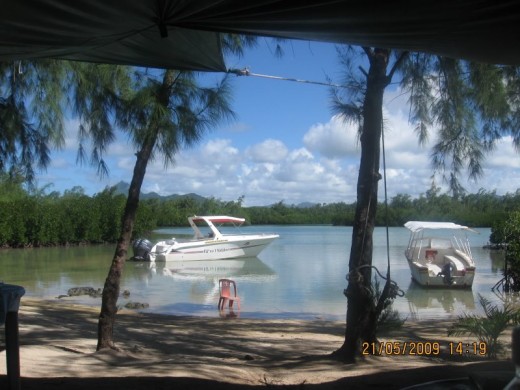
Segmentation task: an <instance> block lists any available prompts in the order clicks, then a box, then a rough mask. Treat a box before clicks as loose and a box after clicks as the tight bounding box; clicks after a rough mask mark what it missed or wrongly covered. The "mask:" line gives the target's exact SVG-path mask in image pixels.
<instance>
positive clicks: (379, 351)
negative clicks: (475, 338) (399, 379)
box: [361, 341, 488, 356]
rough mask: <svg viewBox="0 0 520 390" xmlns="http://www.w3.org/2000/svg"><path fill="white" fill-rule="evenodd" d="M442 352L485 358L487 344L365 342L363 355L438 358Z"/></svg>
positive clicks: (460, 342)
mask: <svg viewBox="0 0 520 390" xmlns="http://www.w3.org/2000/svg"><path fill="white" fill-rule="evenodd" d="M442 352H444V353H446V354H449V355H452V356H485V355H486V354H487V352H488V351H487V344H486V343H485V342H483V341H480V342H472V343H464V342H462V341H457V342H453V341H451V342H449V343H447V344H446V345H445V348H442V345H441V343H440V342H438V341H387V342H385V341H382V342H372V343H368V342H364V343H363V344H362V349H361V353H362V355H387V356H397V355H410V356H428V355H430V356H437V355H440V354H441V353H442Z"/></svg>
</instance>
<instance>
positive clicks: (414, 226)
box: [404, 221, 474, 233]
mask: <svg viewBox="0 0 520 390" xmlns="http://www.w3.org/2000/svg"><path fill="white" fill-rule="evenodd" d="M404 226H405V227H406V228H407V229H409V230H410V231H412V232H413V233H416V232H419V231H421V230H424V229H452V230H469V231H472V232H474V230H473V229H470V228H469V227H467V226H463V225H457V224H456V223H453V222H428V221H408V222H406V223H405V224H404Z"/></svg>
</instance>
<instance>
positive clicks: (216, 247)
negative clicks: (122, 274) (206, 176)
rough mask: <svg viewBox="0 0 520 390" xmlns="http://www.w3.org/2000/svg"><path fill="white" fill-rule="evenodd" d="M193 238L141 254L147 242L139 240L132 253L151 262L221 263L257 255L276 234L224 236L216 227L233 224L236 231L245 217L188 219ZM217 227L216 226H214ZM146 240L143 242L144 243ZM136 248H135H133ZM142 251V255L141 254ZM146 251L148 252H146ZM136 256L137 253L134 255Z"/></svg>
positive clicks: (164, 243) (159, 245)
mask: <svg viewBox="0 0 520 390" xmlns="http://www.w3.org/2000/svg"><path fill="white" fill-rule="evenodd" d="M188 222H189V224H190V226H191V228H192V229H193V232H194V235H193V237H192V238H191V239H187V240H181V239H176V238H175V237H173V238H171V239H169V240H165V241H159V242H158V243H156V244H155V245H153V247H151V249H149V250H146V248H145V250H144V251H143V250H142V248H141V249H140V248H139V245H141V247H142V246H146V245H147V244H149V241H146V240H138V241H136V243H138V244H136V243H134V254H136V252H141V253H140V257H141V258H143V259H145V260H150V261H193V260H221V259H237V258H243V257H255V256H257V255H258V254H259V253H260V252H261V251H262V250H263V249H264V248H265V247H266V246H267V245H269V244H270V243H271V242H272V241H273V240H275V239H276V238H278V237H279V236H278V234H241V233H240V231H238V233H237V232H235V233H234V234H223V233H222V232H221V231H220V230H219V229H218V227H220V226H221V225H224V224H227V225H233V226H234V227H235V228H237V229H238V227H240V226H241V225H242V224H243V223H244V222H245V219H244V218H235V217H228V216H205V217H199V216H193V217H189V218H188ZM201 223H202V224H204V225H206V229H208V232H207V234H203V233H202V231H201V228H202V227H199V226H198V225H197V224H201ZM217 226H218V227H217ZM143 241H146V242H143ZM136 246H137V248H136ZM143 252H145V253H143ZM146 252H148V253H146ZM136 257H138V256H137V254H136Z"/></svg>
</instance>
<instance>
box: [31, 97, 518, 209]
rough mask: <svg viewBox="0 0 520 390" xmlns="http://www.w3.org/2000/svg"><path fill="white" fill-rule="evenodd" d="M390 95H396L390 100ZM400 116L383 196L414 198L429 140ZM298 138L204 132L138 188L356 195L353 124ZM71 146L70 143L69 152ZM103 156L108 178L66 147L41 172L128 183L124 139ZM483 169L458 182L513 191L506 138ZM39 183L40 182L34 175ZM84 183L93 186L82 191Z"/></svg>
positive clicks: (392, 133) (427, 175)
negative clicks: (244, 139)
mask: <svg viewBox="0 0 520 390" xmlns="http://www.w3.org/2000/svg"><path fill="white" fill-rule="evenodd" d="M396 102H397V99H396V100H394V101H393V102H392V104H396ZM406 115H407V114H406V110H404V109H402V110H401V109H398V110H392V111H386V110H385V120H386V123H385V126H386V127H385V146H386V162H387V171H386V174H387V181H388V182H387V188H388V195H389V197H390V198H391V197H393V196H395V195H396V194H398V193H406V194H410V195H411V196H413V197H415V196H418V195H420V194H423V193H425V192H426V191H427V190H428V188H429V187H430V185H431V181H432V173H433V171H432V168H431V165H430V160H429V153H430V150H429V147H428V146H426V147H423V146H419V145H418V142H417V137H416V135H415V134H414V131H413V127H412V125H411V124H409V123H408V120H407V116H406ZM74 134H75V133H74V132H73V131H71V130H69V131H68V133H67V145H71V144H72V141H71V140H74V137H75V135H74ZM300 137H301V138H300V140H299V142H298V140H292V145H293V146H292V147H288V144H286V143H285V142H284V141H283V140H281V139H274V138H268V139H266V140H264V141H262V142H259V143H256V144H252V145H248V146H244V147H241V148H239V147H237V146H236V145H235V144H234V142H233V140H231V139H227V138H213V139H208V140H206V141H205V142H204V143H202V144H200V145H198V146H196V147H194V148H191V149H187V150H182V151H181V152H180V153H179V154H178V155H177V156H176V160H175V164H173V165H172V166H169V167H167V168H165V167H164V165H163V161H162V160H161V159H156V160H155V161H153V162H150V163H149V165H148V168H147V173H146V177H145V182H144V185H143V191H144V192H150V191H155V192H157V193H159V194H161V195H169V194H185V193H190V192H195V193H197V194H199V195H202V196H206V197H209V196H213V197H215V198H218V199H222V200H236V199H238V197H239V196H241V195H245V205H246V206H253V205H269V204H273V203H275V202H278V201H280V200H283V201H284V202H285V203H286V204H298V203H301V202H315V203H333V202H341V201H344V202H348V203H350V202H353V201H355V198H356V185H357V177H358V170H359V159H360V156H361V151H360V148H359V145H358V141H357V134H356V127H355V126H353V125H346V124H345V123H343V122H342V121H341V120H340V119H338V117H331V118H330V120H329V121H328V122H325V123H318V124H315V125H312V126H310V127H309V128H308V131H306V132H305V131H304V132H302V133H301V136H300ZM119 138H124V136H123V137H122V136H121V135H120V136H119ZM287 142H288V141H287ZM76 147H77V145H74V151H75V150H76ZM107 157H108V159H110V169H111V172H110V177H109V182H108V181H107V180H103V181H101V180H99V178H97V177H96V176H95V170H94V169H93V168H91V167H88V166H86V167H81V168H78V167H76V166H75V153H71V152H70V151H69V152H68V153H66V154H61V155H59V156H57V157H54V158H53V163H52V166H51V167H50V170H53V172H51V173H49V174H47V175H42V176H41V179H42V180H43V181H45V180H47V181H51V182H54V183H55V184H56V185H57V186H58V185H61V183H66V184H63V185H66V188H72V187H73V186H74V185H83V186H85V187H86V188H87V192H88V193H95V192H99V191H100V190H102V189H103V188H104V187H105V186H106V185H108V184H112V185H113V184H115V183H117V182H118V181H120V180H124V181H126V182H129V181H130V179H131V177H132V172H133V168H134V164H135V155H134V150H132V148H131V147H130V146H129V145H128V142H127V140H126V139H121V140H120V141H118V142H117V143H115V144H114V146H113V147H111V149H110V151H109V153H108V156H107ZM381 163H382V160H381ZM60 171H67V172H69V177H64V178H62V177H61V176H59V175H58V174H57V172H60ZM70 172H73V173H72V174H71V173H70ZM381 173H383V172H382V171H381ZM484 173H485V176H484V178H483V179H481V180H480V181H479V182H477V183H474V182H468V181H466V179H465V177H462V178H461V181H462V184H463V185H464V186H465V187H466V189H467V190H468V191H470V192H475V191H477V190H478V189H479V188H485V189H487V190H493V189H496V190H497V193H499V194H503V193H506V192H514V191H516V189H517V188H518V187H520V186H519V185H518V183H520V157H519V156H518V154H517V152H516V151H515V150H514V148H513V146H512V140H511V138H507V137H506V138H504V139H502V140H500V141H499V142H498V143H497V148H496V150H495V151H494V152H493V153H491V154H489V155H488V157H487V160H486V161H485V164H484ZM40 183H41V185H44V184H45V182H42V181H41V180H40ZM382 184H383V182H382V181H381V182H380V189H379V198H380V200H381V199H382V197H383V187H382ZM436 184H437V185H440V186H443V187H444V186H445V184H443V183H442V182H441V180H440V179H439V178H436ZM88 188H95V189H94V190H91V191H88ZM60 190H61V191H63V189H60Z"/></svg>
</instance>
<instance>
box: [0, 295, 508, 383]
mask: <svg viewBox="0 0 520 390" xmlns="http://www.w3.org/2000/svg"><path fill="white" fill-rule="evenodd" d="M215 310H216V309H215ZM98 314H99V308H92V307H88V306H80V305H75V304H72V303H70V302H67V301H66V300H53V301H49V300H40V299H33V298H25V297H24V298H22V304H21V307H20V312H19V322H20V366H21V376H22V379H21V383H22V389H68V388H74V389H87V388H88V389H93V388H95V389H96V390H99V389H126V390H132V389H171V388H182V389H202V388H204V389H207V388H215V389H219V388H222V389H223V388H227V389H229V388H231V389H235V388H237V389H238V388H256V387H272V388H284V389H285V388H306V389H307V388H309V389H340V388H341V389H347V388H348V389H366V388H378V389H382V388H385V389H399V388H403V387H406V386H411V385H414V384H418V383H423V382H428V381H436V380H441V379H451V378H462V377H471V378H473V379H475V378H477V380H479V383H481V384H483V388H489V389H491V388H502V386H503V385H504V383H505V382H504V381H507V379H508V378H511V377H512V376H513V366H512V364H511V362H510V356H511V352H510V346H509V344H510V334H511V332H510V331H508V332H504V335H503V336H502V339H501V340H502V341H503V343H504V344H505V345H506V346H507V348H506V350H505V351H504V352H503V353H502V354H501V356H500V357H499V359H498V360H488V359H486V358H482V357H479V356H473V354H471V353H470V354H466V353H464V356H456V355H455V354H450V353H449V347H448V345H449V342H454V341H462V342H464V343H473V342H474V341H477V340H475V339H474V338H472V337H458V338H454V337H448V336H447V331H446V330H447V329H448V327H449V325H450V323H449V322H447V321H425V322H411V321H407V322H406V323H405V325H404V327H403V328H402V329H401V330H399V331H395V332H392V333H391V334H383V335H381V341H382V342H392V343H400V344H399V345H401V346H404V343H405V342H406V343H407V348H408V350H407V351H406V352H405V353H404V354H402V355H399V356H395V355H384V356H377V357H374V356H369V357H366V358H363V359H359V361H358V362H357V363H356V364H344V363H342V362H338V361H335V360H333V359H331V358H330V356H329V355H330V353H331V352H333V351H334V350H336V349H337V348H338V347H339V346H341V344H342V341H343V333H344V323H341V322H328V321H321V320H314V321H303V320H272V319H269V320H266V319H242V318H219V317H216V318H203V317H181V316H169V315H168V316H167V315H158V314H142V313H138V312H135V311H131V310H122V311H120V312H119V313H118V316H117V320H116V327H115V341H116V344H117V346H118V347H119V348H120V351H112V350H110V351H100V352H96V350H95V349H96V341H97V318H98ZM411 342H417V343H421V345H423V346H425V345H426V344H427V343H433V342H437V343H439V345H440V347H441V353H439V354H436V355H433V354H430V355H427V354H426V353H423V354H422V356H420V355H417V354H415V355H412V353H411V352H412V351H410V345H411V344H410V343H411ZM0 344H2V345H3V343H0ZM5 367H6V362H5V351H2V352H0V388H5V387H4V385H3V382H6V368H5Z"/></svg>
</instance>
